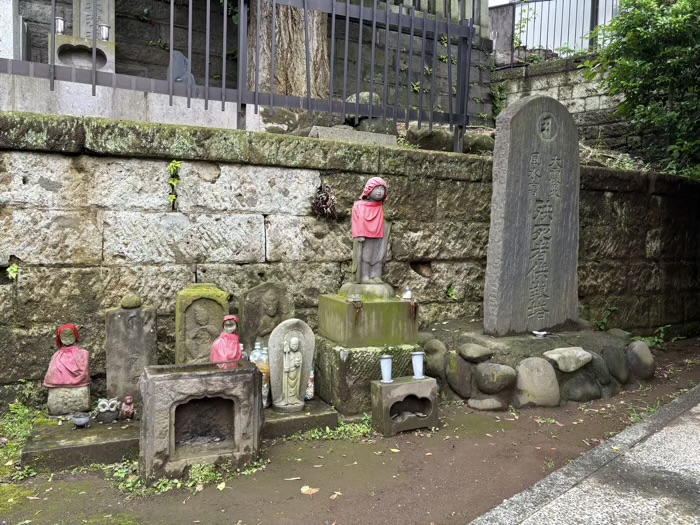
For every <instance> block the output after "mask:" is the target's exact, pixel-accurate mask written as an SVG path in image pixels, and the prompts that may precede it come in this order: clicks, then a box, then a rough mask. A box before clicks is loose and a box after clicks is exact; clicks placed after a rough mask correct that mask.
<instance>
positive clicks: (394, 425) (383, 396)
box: [370, 376, 438, 437]
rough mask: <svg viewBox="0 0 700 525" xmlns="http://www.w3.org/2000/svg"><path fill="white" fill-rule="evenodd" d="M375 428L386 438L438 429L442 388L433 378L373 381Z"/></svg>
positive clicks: (373, 424) (401, 378)
mask: <svg viewBox="0 0 700 525" xmlns="http://www.w3.org/2000/svg"><path fill="white" fill-rule="evenodd" d="M370 384H371V391H372V427H373V428H374V429H375V430H376V431H377V432H380V433H381V434H382V435H383V436H385V437H390V436H395V435H396V434H398V433H399V432H404V431H406V430H415V429H417V428H432V427H437V426H438V397H437V394H438V387H437V381H436V380H435V379H433V378H432V377H426V378H425V379H413V377H411V376H408V377H397V378H395V379H394V382H393V383H382V382H381V381H372V382H371V383H370Z"/></svg>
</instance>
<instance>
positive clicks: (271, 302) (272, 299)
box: [262, 290, 280, 317]
mask: <svg viewBox="0 0 700 525" xmlns="http://www.w3.org/2000/svg"><path fill="white" fill-rule="evenodd" d="M279 302H280V301H279V298H278V297H277V294H276V293H275V292H274V291H273V290H268V291H267V292H266V293H265V295H263V296H262V310H263V313H264V314H265V315H267V316H268V317H274V316H276V315H277V310H278V308H279Z"/></svg>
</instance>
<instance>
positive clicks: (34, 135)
mask: <svg viewBox="0 0 700 525" xmlns="http://www.w3.org/2000/svg"><path fill="white" fill-rule="evenodd" d="M84 143H85V130H84V128H83V125H82V122H81V119H80V118H76V117H66V116H57V115H38V114H34V113H20V112H0V149H16V150H36V151H57V152H61V153H79V152H80V151H82V149H83V144H84Z"/></svg>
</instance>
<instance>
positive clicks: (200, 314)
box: [194, 304, 209, 326]
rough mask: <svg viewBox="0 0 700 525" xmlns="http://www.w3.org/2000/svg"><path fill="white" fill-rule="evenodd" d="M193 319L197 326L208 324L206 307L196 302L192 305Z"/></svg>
mask: <svg viewBox="0 0 700 525" xmlns="http://www.w3.org/2000/svg"><path fill="white" fill-rule="evenodd" d="M194 320H195V321H196V322H197V324H198V325H199V326H206V325H208V324H209V312H207V309H206V308H204V307H202V306H200V305H198V304H196V305H195V306H194Z"/></svg>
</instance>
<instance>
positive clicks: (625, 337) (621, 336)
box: [608, 328, 632, 344]
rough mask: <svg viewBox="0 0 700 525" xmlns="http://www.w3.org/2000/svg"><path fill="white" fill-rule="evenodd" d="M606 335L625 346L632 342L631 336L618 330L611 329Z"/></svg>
mask: <svg viewBox="0 0 700 525" xmlns="http://www.w3.org/2000/svg"><path fill="white" fill-rule="evenodd" d="M608 333H609V334H610V335H612V336H614V337H617V338H618V339H622V340H623V341H624V342H625V344H629V343H630V342H631V341H632V334H631V333H629V332H625V331H624V330H621V329H620V328H611V329H610V330H608Z"/></svg>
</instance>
